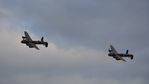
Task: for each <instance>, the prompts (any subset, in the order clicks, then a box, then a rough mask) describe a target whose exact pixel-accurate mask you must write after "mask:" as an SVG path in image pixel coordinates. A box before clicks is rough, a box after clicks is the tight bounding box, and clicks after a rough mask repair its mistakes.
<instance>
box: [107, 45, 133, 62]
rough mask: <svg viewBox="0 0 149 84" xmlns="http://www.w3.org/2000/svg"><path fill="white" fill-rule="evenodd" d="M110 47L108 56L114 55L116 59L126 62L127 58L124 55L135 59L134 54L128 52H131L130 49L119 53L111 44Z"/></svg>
mask: <svg viewBox="0 0 149 84" xmlns="http://www.w3.org/2000/svg"><path fill="white" fill-rule="evenodd" d="M110 48H111V49H109V54H108V56H110V57H113V58H115V59H116V60H122V61H125V62H126V60H125V59H124V58H123V57H128V58H130V59H131V60H132V59H133V55H132V54H128V52H129V51H128V50H126V53H118V52H117V51H116V49H115V48H114V47H113V46H112V45H110Z"/></svg>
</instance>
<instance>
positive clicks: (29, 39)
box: [24, 31, 32, 41]
mask: <svg viewBox="0 0 149 84" xmlns="http://www.w3.org/2000/svg"><path fill="white" fill-rule="evenodd" d="M24 34H25V37H26V39H27V40H28V41H32V39H31V37H30V36H29V34H28V33H27V32H26V31H24Z"/></svg>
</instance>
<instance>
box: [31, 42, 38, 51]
mask: <svg viewBox="0 0 149 84" xmlns="http://www.w3.org/2000/svg"><path fill="white" fill-rule="evenodd" d="M30 44H31V46H32V47H34V48H36V49H37V50H39V48H38V47H37V46H36V44H34V43H30Z"/></svg>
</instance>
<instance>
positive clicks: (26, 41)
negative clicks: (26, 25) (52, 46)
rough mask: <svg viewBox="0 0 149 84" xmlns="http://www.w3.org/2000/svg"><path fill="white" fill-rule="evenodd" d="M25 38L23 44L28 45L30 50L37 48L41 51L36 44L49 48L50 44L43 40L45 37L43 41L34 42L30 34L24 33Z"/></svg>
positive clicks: (23, 37)
mask: <svg viewBox="0 0 149 84" xmlns="http://www.w3.org/2000/svg"><path fill="white" fill-rule="evenodd" d="M24 34H25V36H22V39H23V40H22V41H21V43H23V44H26V45H27V46H28V47H29V48H36V49H37V50H39V48H38V47H37V46H36V44H43V45H45V47H48V42H45V41H44V40H43V39H44V37H42V38H41V41H33V40H32V39H31V37H30V36H29V34H28V33H27V32H26V31H24Z"/></svg>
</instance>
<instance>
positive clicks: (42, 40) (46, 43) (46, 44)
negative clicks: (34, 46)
mask: <svg viewBox="0 0 149 84" xmlns="http://www.w3.org/2000/svg"><path fill="white" fill-rule="evenodd" d="M41 42H43V45H45V47H48V42H44V37H42V38H41Z"/></svg>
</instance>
